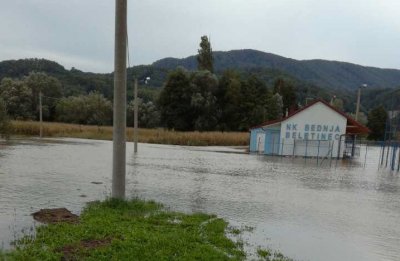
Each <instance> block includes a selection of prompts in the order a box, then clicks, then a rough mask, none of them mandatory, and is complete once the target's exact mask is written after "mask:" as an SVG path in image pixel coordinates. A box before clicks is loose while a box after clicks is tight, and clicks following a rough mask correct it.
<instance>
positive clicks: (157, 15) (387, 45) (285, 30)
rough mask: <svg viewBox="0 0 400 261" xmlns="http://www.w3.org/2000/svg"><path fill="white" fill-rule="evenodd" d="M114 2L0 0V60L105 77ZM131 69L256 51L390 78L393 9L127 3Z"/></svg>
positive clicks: (396, 21) (271, 0)
mask: <svg viewBox="0 0 400 261" xmlns="http://www.w3.org/2000/svg"><path fill="white" fill-rule="evenodd" d="M114 2H115V1H114V0H68V1H66V0H1V2H0V32H1V33H0V60H6V59H18V58H31V57H40V58H47V59H51V60H54V61H57V62H59V63H60V64H62V65H64V66H65V67H66V68H67V69H70V68H71V67H72V66H74V67H76V68H78V69H81V70H85V71H93V72H111V71H112V70H113V51H114V10H115V7H114ZM128 8H129V10H128V16H129V24H128V28H129V29H128V30H129V38H130V54H131V65H132V64H135V65H137V64H150V63H152V62H154V61H156V60H158V59H161V58H165V57H178V58H182V57H186V56H189V55H193V54H195V53H196V52H197V49H198V44H199V40H200V36H201V35H208V36H210V37H211V44H212V46H213V49H214V50H218V51H221V50H223V51H227V50H232V49H249V48H251V49H257V50H261V51H265V52H270V53H275V54H279V55H282V56H285V57H289V58H294V59H317V58H319V59H329V60H340V61H347V62H352V63H358V64H362V65H369V66H376V67H384V68H397V69H400V0H128Z"/></svg>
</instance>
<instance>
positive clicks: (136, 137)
mask: <svg viewBox="0 0 400 261" xmlns="http://www.w3.org/2000/svg"><path fill="white" fill-rule="evenodd" d="M134 97H135V106H134V124H133V125H134V126H133V140H134V142H135V147H134V151H135V153H136V152H137V151H138V131H139V130H138V115H139V113H138V110H139V100H138V82H137V78H135V89H134Z"/></svg>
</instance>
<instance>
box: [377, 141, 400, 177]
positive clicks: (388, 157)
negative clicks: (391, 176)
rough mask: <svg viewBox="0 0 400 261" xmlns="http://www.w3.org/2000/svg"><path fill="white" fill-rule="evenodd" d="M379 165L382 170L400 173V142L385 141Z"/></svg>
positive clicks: (382, 145)
mask: <svg viewBox="0 0 400 261" xmlns="http://www.w3.org/2000/svg"><path fill="white" fill-rule="evenodd" d="M379 164H380V167H382V168H389V169H390V170H392V171H397V172H400V142H399V141H385V142H382V143H381V151H380V156H379Z"/></svg>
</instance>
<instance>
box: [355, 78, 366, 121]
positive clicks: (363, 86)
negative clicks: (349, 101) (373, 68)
mask: <svg viewBox="0 0 400 261" xmlns="http://www.w3.org/2000/svg"><path fill="white" fill-rule="evenodd" d="M365 88H367V85H366V84H363V85H361V86H360V87H358V94H357V107H356V121H358V114H359V113H360V100H361V89H365Z"/></svg>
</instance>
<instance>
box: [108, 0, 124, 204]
mask: <svg viewBox="0 0 400 261" xmlns="http://www.w3.org/2000/svg"><path fill="white" fill-rule="evenodd" d="M126 54H127V0H115V54H114V125H113V176H112V193H111V196H112V197H113V198H119V199H124V198H125V172H126V136H125V135H126V133H125V131H126Z"/></svg>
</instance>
